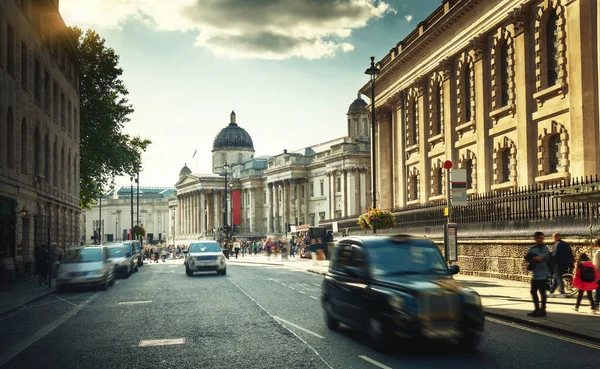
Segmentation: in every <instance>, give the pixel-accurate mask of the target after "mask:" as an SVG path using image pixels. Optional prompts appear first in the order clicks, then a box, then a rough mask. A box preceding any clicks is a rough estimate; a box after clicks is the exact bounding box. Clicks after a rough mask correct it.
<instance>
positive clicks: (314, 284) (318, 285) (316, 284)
mask: <svg viewBox="0 0 600 369" xmlns="http://www.w3.org/2000/svg"><path fill="white" fill-rule="evenodd" d="M311 284H312V285H313V286H317V287H321V285H320V284H318V283H311Z"/></svg>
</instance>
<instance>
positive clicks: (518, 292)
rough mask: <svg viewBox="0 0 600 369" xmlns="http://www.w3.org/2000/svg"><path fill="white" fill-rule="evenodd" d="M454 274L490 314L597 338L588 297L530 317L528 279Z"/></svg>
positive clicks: (598, 325)
mask: <svg viewBox="0 0 600 369" xmlns="http://www.w3.org/2000/svg"><path fill="white" fill-rule="evenodd" d="M228 262H229V263H235V262H238V263H245V264H266V265H281V266H286V267H292V268H296V269H301V270H305V271H308V272H312V273H317V274H326V273H327V269H328V266H329V261H322V262H321V264H322V266H314V265H313V263H312V260H309V259H300V258H296V259H293V258H292V259H291V260H289V261H287V260H285V261H283V262H282V261H281V259H279V261H270V260H268V258H267V257H266V256H262V255H258V256H245V257H243V258H242V257H241V256H240V257H239V258H238V259H237V260H236V259H235V257H233V258H230V259H229V261H228ZM454 278H455V279H456V280H457V281H459V282H461V283H462V284H463V285H464V286H466V287H470V288H472V289H474V290H475V291H477V293H479V294H480V295H481V300H482V304H483V306H484V309H485V312H486V314H487V315H489V316H494V317H498V318H502V319H507V320H509V321H513V322H517V323H521V324H525V325H530V326H534V327H538V328H542V329H547V330H551V331H555V332H559V333H563V334H567V335H571V336H576V337H580V338H583V339H589V340H593V341H597V342H600V314H599V315H589V314H588V312H589V311H590V307H589V302H588V300H587V298H584V300H583V301H582V306H581V307H580V308H579V312H575V311H573V307H574V306H575V298H567V299H560V298H551V297H549V298H548V303H547V311H548V317H547V318H530V317H528V316H527V313H529V312H531V311H532V310H533V303H532V302H531V295H530V294H529V283H524V282H515V281H509V280H502V279H494V278H484V277H475V276H469V275H461V274H458V275H456V276H454Z"/></svg>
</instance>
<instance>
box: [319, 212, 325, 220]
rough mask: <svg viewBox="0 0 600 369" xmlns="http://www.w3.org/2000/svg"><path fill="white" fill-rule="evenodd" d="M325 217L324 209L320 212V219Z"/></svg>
mask: <svg viewBox="0 0 600 369" xmlns="http://www.w3.org/2000/svg"><path fill="white" fill-rule="evenodd" d="M324 219H325V212H324V211H322V212H320V213H319V220H324Z"/></svg>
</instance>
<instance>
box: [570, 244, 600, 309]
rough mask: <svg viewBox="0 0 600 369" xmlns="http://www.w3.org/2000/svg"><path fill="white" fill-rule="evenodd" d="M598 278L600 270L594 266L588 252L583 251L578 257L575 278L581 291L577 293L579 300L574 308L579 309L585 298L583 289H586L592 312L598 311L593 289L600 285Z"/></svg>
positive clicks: (574, 280)
mask: <svg viewBox="0 0 600 369" xmlns="http://www.w3.org/2000/svg"><path fill="white" fill-rule="evenodd" d="M598 279H600V275H599V274H598V270H597V269H596V268H595V267H594V264H593V263H592V262H591V261H590V258H589V257H588V256H587V254H585V253H583V254H581V255H579V258H578V259H577V271H576V272H575V277H574V278H573V286H575V287H577V288H578V289H579V292H578V293H577V302H576V303H575V307H574V308H573V310H575V311H579V305H581V300H582V299H583V291H585V292H587V297H588V300H590V306H591V307H592V310H591V311H590V314H596V313H597V311H598V307H597V306H596V305H595V304H594V299H593V298H592V291H593V290H595V289H596V288H597V287H598V284H596V281H597V280H598Z"/></svg>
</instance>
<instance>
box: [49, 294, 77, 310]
mask: <svg viewBox="0 0 600 369" xmlns="http://www.w3.org/2000/svg"><path fill="white" fill-rule="evenodd" d="M52 296H54V297H56V298H57V299H59V300H61V301H64V302H66V303H67V304H71V305H73V306H75V307H79V305H77V304H74V303H72V302H71V301H69V300H65V299H63V298H62V297H60V296H57V295H55V294H52Z"/></svg>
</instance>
